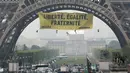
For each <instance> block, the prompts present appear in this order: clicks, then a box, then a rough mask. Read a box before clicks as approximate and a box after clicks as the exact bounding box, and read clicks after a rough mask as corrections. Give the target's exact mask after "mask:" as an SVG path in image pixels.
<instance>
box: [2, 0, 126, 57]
mask: <svg viewBox="0 0 130 73" xmlns="http://www.w3.org/2000/svg"><path fill="white" fill-rule="evenodd" d="M2 1H3V3H4V1H8V2H5V3H7V4H8V3H9V1H12V3H19V4H18V8H19V9H17V6H16V8H14V10H16V11H14V14H13V16H12V18H10V21H9V22H8V23H7V24H6V25H8V26H7V27H6V29H4V31H3V35H2V37H1V38H0V47H1V49H5V50H8V49H12V48H13V47H14V46H15V43H16V41H17V39H18V37H19V35H20V34H21V32H22V31H23V30H24V28H25V27H26V26H27V25H29V24H30V23H31V22H32V21H33V20H34V19H36V18H37V17H38V16H37V12H39V11H43V12H52V11H56V10H63V9H74V10H80V11H84V12H88V13H92V14H94V15H95V16H97V17H98V18H100V19H101V20H103V21H104V22H106V23H107V25H108V26H109V27H110V28H111V29H112V30H113V31H114V32H115V34H116V35H117V37H118V39H119V41H120V42H121V44H122V46H124V45H125V44H126V43H127V40H128V38H127V35H126V34H125V33H124V31H123V29H122V27H120V24H119V23H118V19H117V18H116V17H115V16H116V15H115V13H113V12H112V10H111V7H110V4H108V3H107V2H106V0H100V1H98V0H16V1H17V2H13V1H15V0H1V1H0V2H2ZM10 3H11V2H10ZM7 8H8V7H6V8H5V10H6V9H7ZM7 11H9V10H7ZM23 19H24V20H23ZM21 21H22V22H24V23H23V24H19V23H21ZM18 26H20V27H21V28H19V27H18ZM18 28H19V30H18ZM16 29H17V30H16ZM10 37H12V38H10ZM6 55H9V54H6Z"/></svg>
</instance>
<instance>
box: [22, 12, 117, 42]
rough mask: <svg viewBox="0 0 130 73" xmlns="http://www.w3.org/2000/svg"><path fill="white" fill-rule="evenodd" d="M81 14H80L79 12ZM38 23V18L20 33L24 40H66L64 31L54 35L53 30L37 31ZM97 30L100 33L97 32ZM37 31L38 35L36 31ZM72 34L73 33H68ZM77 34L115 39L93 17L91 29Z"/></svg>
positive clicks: (110, 31) (110, 32) (113, 35)
mask: <svg viewBox="0 0 130 73" xmlns="http://www.w3.org/2000/svg"><path fill="white" fill-rule="evenodd" d="M58 12H70V13H71V12H80V11H75V10H62V11H58ZM80 13H82V12H80ZM39 27H40V23H39V18H37V19H36V20H34V21H33V22H32V23H31V24H29V25H28V27H26V28H25V30H24V31H23V32H22V34H21V35H22V36H24V37H26V38H35V39H36V38H40V39H56V38H66V37H67V35H66V30H59V31H58V34H56V31H55V30H52V29H39ZM98 29H99V31H100V32H97V30H98ZM37 30H38V31H39V32H38V33H37V32H36V31H37ZM69 33H71V34H73V33H74V32H73V31H69ZM78 33H79V34H84V35H85V38H108V37H116V36H115V34H114V33H113V31H112V30H111V29H110V28H109V27H108V26H107V25H106V24H105V23H104V22H103V21H102V20H100V19H98V18H97V17H95V16H94V18H93V29H86V30H81V31H78Z"/></svg>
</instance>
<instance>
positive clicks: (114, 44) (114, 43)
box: [108, 40, 121, 49]
mask: <svg viewBox="0 0 130 73" xmlns="http://www.w3.org/2000/svg"><path fill="white" fill-rule="evenodd" d="M108 48H113V49H120V48H121V46H120V44H119V42H118V41H116V40H113V41H111V42H110V43H109V45H108Z"/></svg>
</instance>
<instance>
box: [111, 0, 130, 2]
mask: <svg viewBox="0 0 130 73" xmlns="http://www.w3.org/2000/svg"><path fill="white" fill-rule="evenodd" d="M110 2H130V0H110Z"/></svg>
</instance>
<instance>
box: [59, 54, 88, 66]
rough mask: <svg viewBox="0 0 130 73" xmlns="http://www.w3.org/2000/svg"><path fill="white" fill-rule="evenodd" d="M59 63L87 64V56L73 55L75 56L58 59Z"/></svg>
mask: <svg viewBox="0 0 130 73" xmlns="http://www.w3.org/2000/svg"><path fill="white" fill-rule="evenodd" d="M75 58H77V60H75ZM56 63H57V64H59V65H62V64H64V63H65V64H86V57H83V56H77V57H75V56H73V57H68V58H65V59H60V60H57V61H56Z"/></svg>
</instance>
